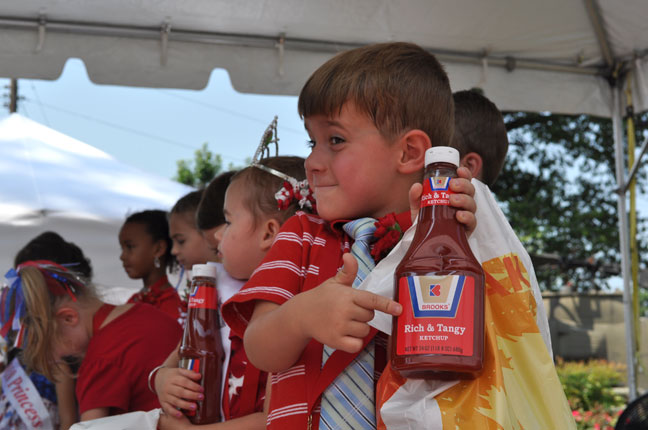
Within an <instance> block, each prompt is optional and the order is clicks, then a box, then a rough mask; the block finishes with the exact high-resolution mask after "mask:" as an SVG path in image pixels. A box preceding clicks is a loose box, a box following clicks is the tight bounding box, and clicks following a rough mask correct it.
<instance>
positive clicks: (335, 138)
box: [331, 136, 344, 145]
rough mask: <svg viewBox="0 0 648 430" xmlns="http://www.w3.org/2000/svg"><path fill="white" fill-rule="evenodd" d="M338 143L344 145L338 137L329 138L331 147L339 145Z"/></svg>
mask: <svg viewBox="0 0 648 430" xmlns="http://www.w3.org/2000/svg"><path fill="white" fill-rule="evenodd" d="M340 143H344V139H343V138H341V137H339V136H333V137H331V145H339V144H340Z"/></svg>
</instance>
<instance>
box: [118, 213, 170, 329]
mask: <svg viewBox="0 0 648 430" xmlns="http://www.w3.org/2000/svg"><path fill="white" fill-rule="evenodd" d="M119 245H120V246H121V250H122V252H121V255H120V257H119V258H120V259H121V261H122V264H123V266H124V270H125V271H126V273H127V274H128V277H129V278H131V279H141V280H142V282H143V283H144V286H143V287H142V289H141V290H140V291H139V292H138V293H136V294H134V295H133V296H132V297H130V298H129V299H128V303H137V302H142V303H149V304H151V305H153V306H155V307H156V308H158V309H160V310H161V311H163V312H165V313H167V314H169V315H170V316H171V317H173V318H174V319H175V320H176V321H178V320H179V318H180V315H181V313H182V309H183V305H182V301H181V299H180V296H178V293H177V292H176V290H175V289H174V288H173V286H172V285H171V284H170V283H169V279H168V278H167V271H173V270H174V268H175V265H176V260H175V258H174V257H173V255H171V247H172V242H171V238H170V237H169V222H168V221H167V213H166V212H165V211H161V210H146V211H142V212H136V213H134V214H132V215H130V216H129V217H128V218H126V221H125V222H124V224H123V225H122V227H121V230H120V231H119Z"/></svg>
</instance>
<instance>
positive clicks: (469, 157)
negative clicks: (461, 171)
mask: <svg viewBox="0 0 648 430" xmlns="http://www.w3.org/2000/svg"><path fill="white" fill-rule="evenodd" d="M459 165H460V166H462V167H467V168H468V170H470V173H472V177H473V178H475V179H479V180H481V179H482V167H483V166H484V161H483V160H482V158H481V155H479V154H477V153H476V152H469V153H468V154H466V155H464V156H463V157H462V158H461V161H460V162H459Z"/></svg>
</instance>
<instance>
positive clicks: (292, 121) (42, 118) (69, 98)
mask: <svg viewBox="0 0 648 430" xmlns="http://www.w3.org/2000/svg"><path fill="white" fill-rule="evenodd" d="M8 84H9V80H8V79H0V85H2V94H3V95H8V89H6V88H5V86H6V85H8ZM18 86H19V95H20V96H21V97H24V99H23V100H20V101H19V104H18V112H19V113H20V114H21V115H24V116H26V117H28V118H30V119H32V120H35V121H37V122H40V123H41V124H44V125H46V126H48V127H50V128H53V129H55V130H57V131H59V132H62V133H65V134H67V135H69V136H72V137H74V138H76V139H79V140H81V141H83V142H85V143H87V144H89V145H92V146H94V147H96V148H99V149H101V150H102V151H105V152H107V153H109V154H110V155H112V156H113V157H115V158H116V159H118V160H120V161H122V162H124V163H127V164H130V165H132V166H135V167H138V168H140V169H142V170H145V171H148V172H151V173H155V174H158V175H161V176H164V177H166V178H171V177H173V176H174V175H175V173H176V161H177V160H179V159H193V156H194V152H195V150H196V149H198V148H200V147H201V146H202V144H203V143H204V142H207V144H208V146H209V149H210V150H211V151H212V152H215V153H218V154H221V156H222V157H223V164H224V167H225V168H226V167H227V166H228V165H229V164H230V163H233V164H235V165H242V164H243V163H244V160H245V159H246V158H247V157H252V155H253V154H254V151H255V149H256V147H257V145H258V143H259V140H260V138H261V134H262V133H263V131H264V130H265V128H266V127H267V126H268V124H269V123H270V121H271V120H272V118H273V117H274V115H278V116H279V126H278V134H279V139H280V142H279V153H280V155H299V156H303V157H305V156H307V155H308V153H309V149H308V148H307V146H306V141H307V140H308V135H307V134H306V132H305V131H304V127H303V123H302V121H301V119H300V118H299V116H298V115H297V97H292V96H264V95H255V94H242V93H238V92H236V91H235V90H234V89H233V88H232V86H231V84H230V79H229V76H228V74H227V72H226V71H224V70H221V69H218V70H214V72H213V73H212V75H211V79H210V81H209V84H208V86H207V87H206V88H205V89H204V90H202V91H193V90H169V89H155V88H134V87H119V86H109V85H95V84H93V83H92V82H90V80H89V79H88V76H87V73H86V70H85V66H84V65H83V62H82V61H80V60H76V59H71V60H69V61H68V62H67V64H66V66H65V68H64V70H63V73H62V75H61V77H60V78H59V79H58V80H56V81H44V80H27V79H23V80H19V81H18ZM4 101H5V102H6V101H8V99H7V98H4ZM7 115H8V109H7V108H6V107H5V108H3V109H2V111H1V112H0V120H1V119H3V118H5V117H6V116H7Z"/></svg>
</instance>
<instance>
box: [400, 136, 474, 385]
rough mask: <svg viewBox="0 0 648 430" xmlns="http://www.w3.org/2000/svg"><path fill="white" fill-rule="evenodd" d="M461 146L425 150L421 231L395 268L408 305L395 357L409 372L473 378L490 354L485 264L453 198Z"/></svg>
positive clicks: (420, 375) (402, 297) (402, 299)
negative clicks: (472, 247)
mask: <svg viewBox="0 0 648 430" xmlns="http://www.w3.org/2000/svg"><path fill="white" fill-rule="evenodd" d="M458 165H459V152H458V151H457V150H456V149H454V148H450V147H447V146H437V147H433V148H430V149H428V150H427V151H426V153H425V177H424V180H423V195H422V196H421V209H420V211H419V215H418V223H417V226H416V232H415V234H414V238H413V240H412V244H411V245H410V247H409V249H408V251H407V253H406V254H405V256H404V257H403V260H402V261H401V262H400V264H399V265H398V267H397V268H396V272H395V274H394V298H395V300H397V301H398V302H399V303H400V304H401V305H403V312H402V314H401V315H400V316H398V317H396V318H394V319H393V322H392V342H391V353H390V360H391V365H392V367H393V368H394V369H396V370H397V371H398V372H400V374H401V375H402V376H404V377H406V378H453V379H454V378H470V377H474V376H476V375H477V374H478V373H479V372H480V371H481V368H482V362H483V355H484V272H483V270H482V268H481V265H480V264H479V262H478V261H477V259H476V258H475V256H474V255H473V253H472V251H471V250H470V246H469V245H468V239H467V238H466V230H465V227H464V226H463V225H462V224H460V223H459V222H458V221H457V220H456V218H455V213H456V209H453V208H452V207H451V206H450V202H449V199H450V194H452V191H450V189H449V184H450V181H451V180H452V178H455V177H456V176H457V166H458Z"/></svg>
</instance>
